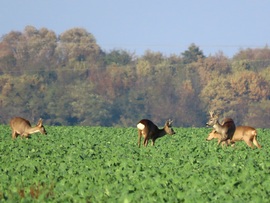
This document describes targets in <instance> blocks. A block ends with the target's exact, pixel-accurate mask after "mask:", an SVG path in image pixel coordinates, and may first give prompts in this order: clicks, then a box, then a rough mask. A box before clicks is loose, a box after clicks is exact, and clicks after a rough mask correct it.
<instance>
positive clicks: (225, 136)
mask: <svg viewBox="0 0 270 203" xmlns="http://www.w3.org/2000/svg"><path fill="white" fill-rule="evenodd" d="M209 113H210V119H209V121H208V122H207V123H206V125H207V126H213V128H214V129H215V130H216V132H218V133H219V134H220V135H221V140H220V142H219V143H218V145H219V144H220V143H221V142H223V141H227V140H231V139H232V137H233V134H234V131H235V128H236V127H235V124H234V121H233V119H231V118H225V119H224V120H223V123H222V124H220V123H219V122H218V115H215V114H214V112H213V111H210V112H209Z"/></svg>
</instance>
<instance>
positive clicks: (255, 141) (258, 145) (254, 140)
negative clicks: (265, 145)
mask: <svg viewBox="0 0 270 203" xmlns="http://www.w3.org/2000/svg"><path fill="white" fill-rule="evenodd" d="M253 144H254V145H255V146H256V147H258V148H262V146H261V145H260V144H259V143H258V141H257V139H256V137H254V138H253Z"/></svg>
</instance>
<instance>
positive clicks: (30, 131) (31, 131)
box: [25, 126, 39, 134]
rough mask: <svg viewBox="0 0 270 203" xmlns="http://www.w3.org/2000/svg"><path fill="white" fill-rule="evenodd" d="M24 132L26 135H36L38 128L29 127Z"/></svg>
mask: <svg viewBox="0 0 270 203" xmlns="http://www.w3.org/2000/svg"><path fill="white" fill-rule="evenodd" d="M25 132H27V133H28V134H33V133H37V132H39V127H38V126H35V127H29V128H27V129H26V130H25Z"/></svg>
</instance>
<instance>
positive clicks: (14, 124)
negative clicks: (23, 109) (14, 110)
mask: <svg viewBox="0 0 270 203" xmlns="http://www.w3.org/2000/svg"><path fill="white" fill-rule="evenodd" d="M10 127H11V131H12V139H15V138H17V136H18V135H20V136H21V138H23V137H25V138H28V137H29V135H30V134H33V133H38V132H40V133H41V134H44V135H46V134H47V132H46V130H45V128H44V126H43V124H42V119H41V118H40V119H39V121H38V123H37V125H36V126H35V127H31V124H30V122H29V121H28V120H26V119H24V118H21V117H15V118H12V119H11V120H10Z"/></svg>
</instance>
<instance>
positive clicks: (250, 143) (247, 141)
mask: <svg viewBox="0 0 270 203" xmlns="http://www.w3.org/2000/svg"><path fill="white" fill-rule="evenodd" d="M244 141H245V143H246V144H247V145H248V146H249V147H251V148H252V149H253V148H254V147H253V144H252V142H251V140H250V139H245V138H244Z"/></svg>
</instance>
